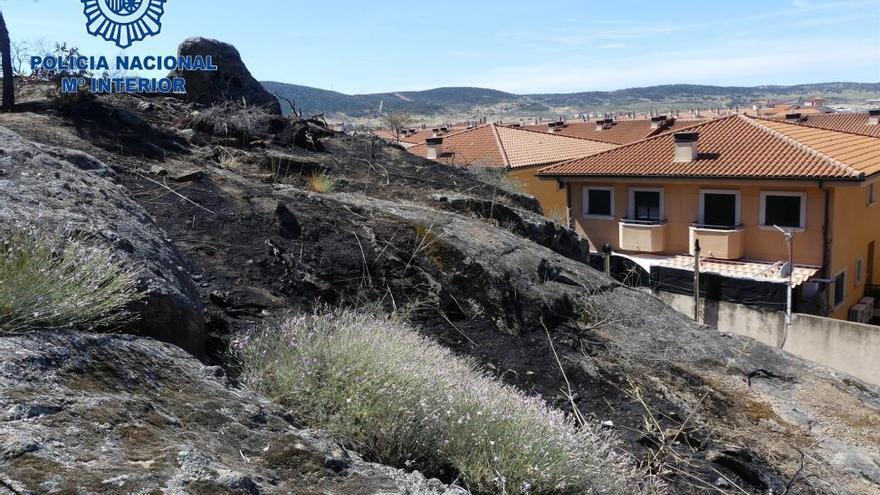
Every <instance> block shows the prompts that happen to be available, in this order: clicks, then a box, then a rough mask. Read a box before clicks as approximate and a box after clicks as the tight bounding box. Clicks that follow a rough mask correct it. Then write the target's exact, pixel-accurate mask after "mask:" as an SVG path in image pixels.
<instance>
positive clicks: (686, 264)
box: [659, 255, 820, 287]
mask: <svg viewBox="0 0 880 495" xmlns="http://www.w3.org/2000/svg"><path fill="white" fill-rule="evenodd" d="M659 266H665V267H669V268H677V269H679V270H687V271H691V270H693V269H694V258H693V256H684V255H678V256H673V257H671V258H669V259H667V260H665V261H662V262H661V263H660V264H659ZM819 270H820V268H818V267H815V266H803V265H795V267H794V270H793V271H792V282H793V283H794V286H795V287H798V286H800V285H801V284H803V283H804V282H806V281H808V280H810V279H811V278H813V277H814V276H815V275H816V274H817V273H819ZM700 271H702V272H703V273H717V274H719V275H724V276H727V277H733V278H743V279H749V280H760V281H769V282H776V283H784V282H787V281H788V277H783V276H782V275H781V273H780V272H781V271H782V262H778V263H764V262H760V261H726V260H715V259H704V260H702V261H700Z"/></svg>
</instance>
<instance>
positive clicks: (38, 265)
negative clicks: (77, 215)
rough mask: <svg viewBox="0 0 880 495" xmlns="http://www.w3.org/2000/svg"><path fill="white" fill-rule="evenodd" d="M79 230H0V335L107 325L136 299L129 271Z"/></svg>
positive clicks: (123, 315)
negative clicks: (69, 232)
mask: <svg viewBox="0 0 880 495" xmlns="http://www.w3.org/2000/svg"><path fill="white" fill-rule="evenodd" d="M89 241H90V239H89V238H88V237H87V236H85V235H73V236H65V235H63V234H62V235H53V234H51V233H48V232H45V231H41V230H39V229H36V228H34V227H29V226H19V227H15V228H3V229H0V334H2V333H9V332H16V331H21V330H28V329H34V328H51V327H76V328H85V327H89V328H108V327H112V326H114V325H118V324H120V323H123V322H124V321H126V320H127V319H128V318H129V315H128V314H127V313H126V312H125V311H124V307H125V306H126V305H127V304H129V303H130V302H132V301H134V300H136V299H137V298H138V291H137V288H136V277H135V273H134V270H133V269H131V268H129V267H125V266H123V265H122V264H121V263H120V262H118V261H116V260H114V258H113V255H112V252H111V250H110V249H109V248H98V247H93V246H92V245H91V243H90V242H89Z"/></svg>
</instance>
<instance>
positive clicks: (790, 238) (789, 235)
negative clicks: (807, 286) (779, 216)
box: [773, 225, 794, 347]
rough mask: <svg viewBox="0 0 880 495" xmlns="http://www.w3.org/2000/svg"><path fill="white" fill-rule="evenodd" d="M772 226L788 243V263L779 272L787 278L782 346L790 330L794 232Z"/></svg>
mask: <svg viewBox="0 0 880 495" xmlns="http://www.w3.org/2000/svg"><path fill="white" fill-rule="evenodd" d="M773 227H775V228H776V230H778V231H780V232H782V235H783V236H784V237H785V242H786V244H788V263H786V264H784V265H783V266H782V271H781V273H780V275H781V276H783V277H786V278H787V279H788V281H787V283H786V302H785V336H784V338H783V340H782V346H783V347H784V346H785V342H786V341H787V340H788V333H789V330H791V292H792V289H793V287H794V261H793V259H792V245H793V244H794V232H793V231H790V230H785V229H783V228H782V227H780V226H778V225H774V226H773Z"/></svg>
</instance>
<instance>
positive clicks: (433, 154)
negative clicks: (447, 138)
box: [425, 137, 443, 160]
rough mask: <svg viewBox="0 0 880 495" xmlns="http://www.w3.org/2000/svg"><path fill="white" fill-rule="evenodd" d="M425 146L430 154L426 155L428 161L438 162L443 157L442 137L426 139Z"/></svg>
mask: <svg viewBox="0 0 880 495" xmlns="http://www.w3.org/2000/svg"><path fill="white" fill-rule="evenodd" d="M425 146H427V147H428V152H427V153H426V154H425V158H427V159H428V160H436V159H438V158H440V157H441V156H442V155H443V138H442V137H432V138H428V139H425Z"/></svg>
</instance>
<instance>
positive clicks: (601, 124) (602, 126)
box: [596, 120, 605, 132]
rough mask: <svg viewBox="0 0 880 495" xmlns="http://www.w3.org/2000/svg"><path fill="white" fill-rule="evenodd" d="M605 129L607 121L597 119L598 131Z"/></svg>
mask: <svg viewBox="0 0 880 495" xmlns="http://www.w3.org/2000/svg"><path fill="white" fill-rule="evenodd" d="M603 129H605V121H604V120H597V121H596V131H597V132H602V130H603Z"/></svg>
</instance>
